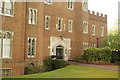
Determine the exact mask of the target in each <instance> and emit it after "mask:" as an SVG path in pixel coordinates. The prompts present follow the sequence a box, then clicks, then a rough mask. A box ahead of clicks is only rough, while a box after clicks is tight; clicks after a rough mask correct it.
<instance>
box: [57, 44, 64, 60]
mask: <svg viewBox="0 0 120 80" xmlns="http://www.w3.org/2000/svg"><path fill="white" fill-rule="evenodd" d="M56 59H64V47H63V46H61V45H58V46H56Z"/></svg>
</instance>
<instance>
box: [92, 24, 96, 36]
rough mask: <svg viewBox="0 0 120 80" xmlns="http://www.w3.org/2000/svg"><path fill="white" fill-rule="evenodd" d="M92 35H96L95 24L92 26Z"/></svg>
mask: <svg viewBox="0 0 120 80" xmlns="http://www.w3.org/2000/svg"><path fill="white" fill-rule="evenodd" d="M92 35H93V36H94V35H95V25H94V24H93V25H92Z"/></svg>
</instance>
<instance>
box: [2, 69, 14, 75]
mask: <svg viewBox="0 0 120 80" xmlns="http://www.w3.org/2000/svg"><path fill="white" fill-rule="evenodd" d="M3 70H10V72H9V73H10V74H9V73H8V74H9V75H8V77H9V76H12V68H0V73H2V74H0V77H2V76H3V75H4V74H5V73H4V74H3Z"/></svg>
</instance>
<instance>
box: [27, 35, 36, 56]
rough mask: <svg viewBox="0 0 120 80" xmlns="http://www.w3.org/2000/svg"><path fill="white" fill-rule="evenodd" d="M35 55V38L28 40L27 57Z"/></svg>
mask: <svg viewBox="0 0 120 80" xmlns="http://www.w3.org/2000/svg"><path fill="white" fill-rule="evenodd" d="M35 53H36V38H32V37H29V38H28V57H35Z"/></svg>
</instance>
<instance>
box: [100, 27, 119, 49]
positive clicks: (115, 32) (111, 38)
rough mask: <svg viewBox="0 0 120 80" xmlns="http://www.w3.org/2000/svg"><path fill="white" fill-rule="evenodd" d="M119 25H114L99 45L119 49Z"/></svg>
mask: <svg viewBox="0 0 120 80" xmlns="http://www.w3.org/2000/svg"><path fill="white" fill-rule="evenodd" d="M119 29H120V25H117V26H115V27H114V28H113V29H112V30H110V31H109V34H108V36H107V39H106V40H105V41H104V42H103V43H102V44H101V47H105V46H109V47H110V48H112V49H120V34H119V32H120V31H119Z"/></svg>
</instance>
